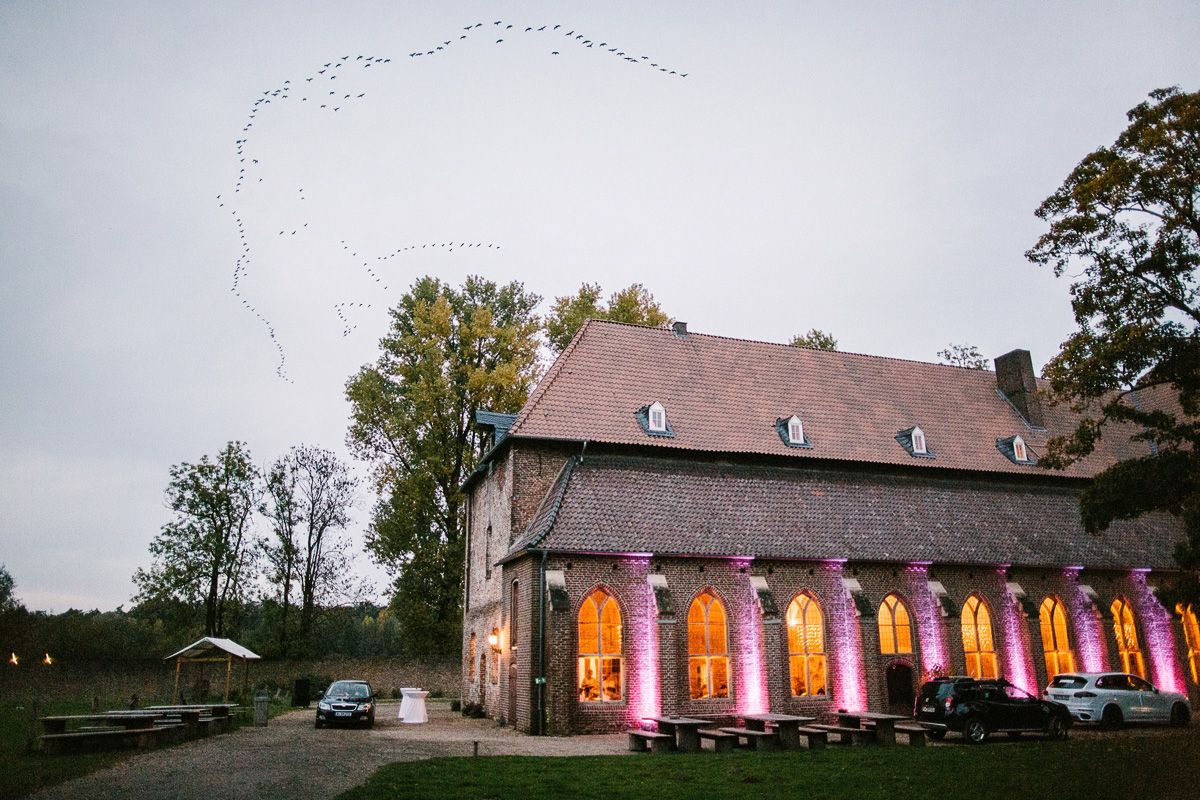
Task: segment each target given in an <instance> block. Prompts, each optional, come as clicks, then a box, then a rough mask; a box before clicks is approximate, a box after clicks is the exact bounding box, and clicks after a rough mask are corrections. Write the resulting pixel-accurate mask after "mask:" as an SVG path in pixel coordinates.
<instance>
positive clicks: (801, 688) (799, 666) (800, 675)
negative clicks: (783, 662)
mask: <svg viewBox="0 0 1200 800" xmlns="http://www.w3.org/2000/svg"><path fill="white" fill-rule="evenodd" d="M790 661H791V670H792V696H793V697H801V696H803V695H804V693H805V691H806V690H807V687H808V682H807V679H806V677H805V675H804V656H792V658H791V659H790Z"/></svg>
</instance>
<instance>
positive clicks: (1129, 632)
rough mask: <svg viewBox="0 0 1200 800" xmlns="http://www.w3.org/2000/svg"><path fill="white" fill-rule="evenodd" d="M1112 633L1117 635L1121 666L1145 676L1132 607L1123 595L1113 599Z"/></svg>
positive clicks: (1139, 675) (1127, 670) (1144, 660)
mask: <svg viewBox="0 0 1200 800" xmlns="http://www.w3.org/2000/svg"><path fill="white" fill-rule="evenodd" d="M1112 615H1113V633H1115V634H1116V637H1117V652H1118V653H1120V654H1121V668H1122V669H1124V670H1125V671H1126V672H1131V673H1133V674H1134V675H1137V676H1138V677H1139V678H1144V677H1146V659H1145V657H1143V656H1142V648H1141V645H1139V644H1138V634H1137V620H1136V619H1135V618H1134V616H1133V607H1132V606H1130V605H1129V601H1128V600H1126V599H1125V598H1124V597H1118V598H1117V599H1116V600H1113V604H1112Z"/></svg>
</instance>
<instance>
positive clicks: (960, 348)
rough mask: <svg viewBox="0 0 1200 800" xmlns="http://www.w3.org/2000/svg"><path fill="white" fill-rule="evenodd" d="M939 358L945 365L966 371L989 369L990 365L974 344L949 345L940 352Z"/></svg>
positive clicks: (938, 353)
mask: <svg viewBox="0 0 1200 800" xmlns="http://www.w3.org/2000/svg"><path fill="white" fill-rule="evenodd" d="M937 357H938V358H940V359H941V360H942V363H943V364H949V365H950V366H952V367H963V368H964V369H987V368H988V363H989V361H988V359H986V358H984V356H983V354H982V353H980V352H979V348H978V347H976V346H975V345H973V344H950V345H947V346H946V349H945V350H938V352H937Z"/></svg>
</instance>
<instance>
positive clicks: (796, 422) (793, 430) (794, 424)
mask: <svg viewBox="0 0 1200 800" xmlns="http://www.w3.org/2000/svg"><path fill="white" fill-rule="evenodd" d="M788 441H789V442H791V443H792V444H804V423H803V422H801V421H800V418H799V417H797V416H795V415H794V414H793V415H792V418H791V419H789V420H788Z"/></svg>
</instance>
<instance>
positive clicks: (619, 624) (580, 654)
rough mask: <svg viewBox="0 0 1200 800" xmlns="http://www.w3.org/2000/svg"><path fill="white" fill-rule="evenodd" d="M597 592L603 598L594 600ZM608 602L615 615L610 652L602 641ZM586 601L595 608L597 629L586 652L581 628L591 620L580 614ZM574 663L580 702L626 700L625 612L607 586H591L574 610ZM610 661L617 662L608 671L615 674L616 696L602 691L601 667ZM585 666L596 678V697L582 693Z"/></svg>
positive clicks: (577, 694)
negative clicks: (614, 638) (613, 643)
mask: <svg viewBox="0 0 1200 800" xmlns="http://www.w3.org/2000/svg"><path fill="white" fill-rule="evenodd" d="M597 596H600V597H603V598H604V600H603V602H597V600H596V598H597ZM609 603H611V604H612V608H613V610H614V611H615V613H616V615H617V619H616V635H617V643H616V649H615V651H612V652H610V651H609V650H607V649H606V648H605V644H604V624H605V623H604V614H605V612H606V610H607V609H608V605H609ZM589 604H591V606H592V607H593V608H594V609H595V612H594V613H595V615H596V622H595V625H596V630H595V634H594V635H595V637H596V639H595V641H596V649H595V650H588V651H587V652H585V651H584V649H583V636H582V631H583V627H584V625H585V624H587V625H591V624H592V623H591V621H590V620H589V621H588V622H586V623H585V622H584V620H583V615H584V611H585V610H586V609H587V608H588V606H589ZM589 662H590V663H589ZM575 663H576V668H575V699H576V701H577V702H578V703H580V705H584V706H592V705H605V704H612V703H624V702H625V688H626V687H625V683H626V679H625V614H624V612H623V611H622V610H621V604H620V602H619V601H618V600H617V595H616V593H614V592H613V591H612V590H611V589H609V588H608V587H606V586H597V587H596V588H594V589H592V590H591V591H590V592H588V593H587V594H586V595H585V596H584V598H583V602H582V603H580V604H579V610H578V611H577V612H576V614H575ZM613 664H615V665H616V670H614V671H611V672H610V675H615V676H616V681H617V696H616V697H606V696H605V691H604V689H605V686H604V669H605V667H606V666H608V667H611V666H612V665H613ZM588 666H590V667H591V670H592V672H593V673H594V675H593V679H594V680H595V682H596V696H595V697H585V696H584V690H585V682H584V669H585V667H588Z"/></svg>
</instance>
